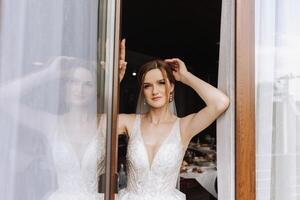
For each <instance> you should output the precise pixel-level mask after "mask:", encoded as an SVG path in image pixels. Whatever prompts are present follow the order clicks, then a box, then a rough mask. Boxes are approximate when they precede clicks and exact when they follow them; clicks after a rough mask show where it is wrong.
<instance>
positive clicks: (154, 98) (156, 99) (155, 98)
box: [152, 97, 161, 101]
mask: <svg viewBox="0 0 300 200" xmlns="http://www.w3.org/2000/svg"><path fill="white" fill-rule="evenodd" d="M160 99H161V97H153V98H152V100H153V101H158V100H160Z"/></svg>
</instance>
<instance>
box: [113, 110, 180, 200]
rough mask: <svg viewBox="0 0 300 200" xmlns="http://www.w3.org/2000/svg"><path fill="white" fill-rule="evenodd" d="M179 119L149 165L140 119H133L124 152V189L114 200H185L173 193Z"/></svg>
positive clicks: (178, 161)
mask: <svg viewBox="0 0 300 200" xmlns="http://www.w3.org/2000/svg"><path fill="white" fill-rule="evenodd" d="M179 121H180V120H179V118H178V119H177V120H176V122H175V123H174V125H173V127H172V129H171V131H170V133H169V135H168V136H167V138H166V139H165V140H164V141H163V143H162V144H161V146H160V148H159V149H158V151H157V152H156V154H155V156H154V158H153V161H152V164H150V163H149V159H148V153H147V149H146V146H145V144H144V141H143V138H142V135H141V116H140V115H137V117H136V120H135V123H134V127H133V131H132V133H131V136H130V139H129V142H128V148H127V156H126V157H127V175H128V179H127V180H128V182H127V187H126V188H125V189H123V190H121V191H120V192H119V195H118V200H185V199H186V197H185V194H183V193H181V192H180V191H179V190H177V189H176V183H177V179H178V176H179V171H180V166H181V162H182V159H183V156H184V153H185V150H184V148H183V146H182V142H181V135H180V126H179Z"/></svg>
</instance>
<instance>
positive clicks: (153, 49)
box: [121, 0, 221, 75]
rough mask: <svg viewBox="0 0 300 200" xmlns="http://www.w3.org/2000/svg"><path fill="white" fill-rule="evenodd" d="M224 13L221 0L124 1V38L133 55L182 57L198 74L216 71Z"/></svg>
mask: <svg viewBox="0 0 300 200" xmlns="http://www.w3.org/2000/svg"><path fill="white" fill-rule="evenodd" d="M220 16H221V0H151V1H150V0H123V1H122V26H121V30H122V37H123V38H126V46H127V52H128V55H129V57H130V52H131V51H133V52H135V53H139V54H145V55H147V56H152V57H155V58H166V57H179V58H182V59H183V60H184V61H185V62H186V63H187V65H188V67H189V69H190V70H191V71H193V72H194V73H196V74H199V75H200V74H202V75H204V74H207V73H210V74H212V73H213V74H215V73H217V61H218V51H219V37H220ZM130 59H131V60H132V58H130Z"/></svg>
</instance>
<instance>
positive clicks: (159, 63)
mask: <svg viewBox="0 0 300 200" xmlns="http://www.w3.org/2000/svg"><path fill="white" fill-rule="evenodd" d="M152 69H159V70H160V71H161V72H162V73H163V76H164V78H167V79H168V80H169V81H170V83H171V84H174V85H175V82H176V81H175V78H174V75H173V72H172V69H171V66H170V65H169V64H168V63H166V62H165V61H163V60H160V59H156V60H152V61H150V62H147V63H145V64H144V65H142V67H141V68H140V70H139V73H138V77H137V78H138V81H139V83H140V85H141V84H143V82H144V79H145V76H146V74H147V72H149V71H150V70H152Z"/></svg>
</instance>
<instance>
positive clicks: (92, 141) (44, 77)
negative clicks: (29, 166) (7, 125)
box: [0, 57, 106, 200]
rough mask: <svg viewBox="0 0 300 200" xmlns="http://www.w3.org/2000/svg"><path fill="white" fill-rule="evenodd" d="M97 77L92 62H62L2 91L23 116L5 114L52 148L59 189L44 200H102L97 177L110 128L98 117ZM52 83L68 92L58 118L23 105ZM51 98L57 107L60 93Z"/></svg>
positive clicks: (5, 108)
mask: <svg viewBox="0 0 300 200" xmlns="http://www.w3.org/2000/svg"><path fill="white" fill-rule="evenodd" d="M96 76H97V69H96V66H95V64H92V63H91V62H85V61H83V60H81V59H78V58H71V57H57V58H55V59H54V60H53V61H52V62H50V63H49V65H47V66H45V69H44V70H40V71H38V72H36V73H32V74H30V75H27V76H25V77H23V78H21V79H19V80H17V81H13V82H11V83H9V84H6V85H4V86H2V87H1V88H0V98H1V99H0V100H2V101H3V102H9V104H10V105H12V104H13V103H15V104H16V106H18V107H19V109H20V112H18V115H14V114H12V112H10V110H9V107H8V106H7V105H5V104H1V105H0V106H1V107H0V109H1V111H2V110H3V111H6V113H7V114H9V115H12V117H13V118H14V119H15V120H16V121H17V122H18V123H19V124H22V125H23V126H25V127H28V128H30V129H32V130H35V132H39V133H42V134H43V135H45V137H46V138H47V140H48V144H49V145H50V147H51V152H52V159H53V163H54V169H53V170H54V172H53V173H54V174H55V176H56V186H55V190H54V191H51V192H50V191H49V192H48V194H47V195H46V196H45V197H44V198H43V199H48V200H71V199H72V200H96V199H97V200H99V199H103V194H100V193H98V177H99V175H100V174H103V173H104V157H105V131H106V128H105V125H106V122H105V117H102V116H103V115H100V114H97V112H96V111H97V107H96V105H97V82H96V81H97V77H96ZM49 82H52V83H54V84H56V85H62V87H59V86H58V87H56V88H57V89H61V88H63V90H62V91H61V93H62V95H63V99H64V101H58V102H59V103H57V105H55V106H56V107H57V112H46V111H45V109H41V108H34V107H33V106H28V105H26V104H24V103H20V104H19V102H18V100H17V97H18V94H19V92H20V91H21V95H24V96H26V95H28V93H29V94H30V92H31V91H32V90H39V89H41V88H43V86H41V85H47V84H48V83H49ZM61 83H62V84H61ZM20 86H21V87H20ZM39 87H40V88H39ZM19 88H21V90H18V89H19ZM49 92H50V91H49ZM40 95H41V94H40ZM60 95H61V94H60ZM50 98H51V99H52V100H53V101H56V98H59V92H58V91H55V92H53V96H51V97H50ZM4 100H6V101H4ZM62 102H63V103H62ZM36 107H37V106H36ZM44 181H45V182H47V180H44Z"/></svg>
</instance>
